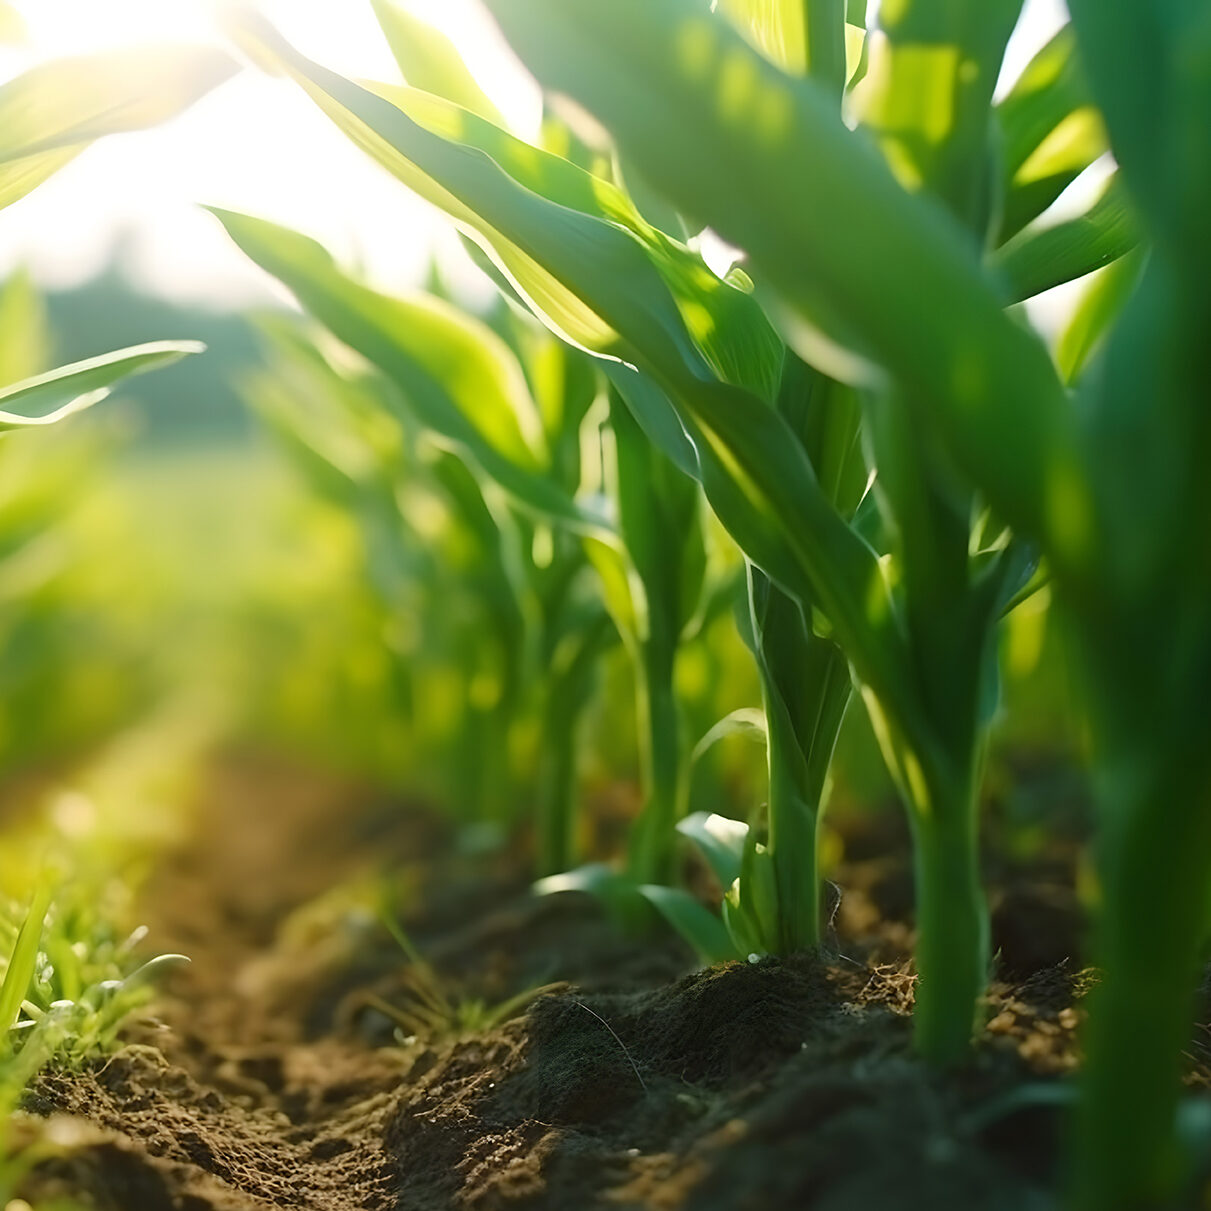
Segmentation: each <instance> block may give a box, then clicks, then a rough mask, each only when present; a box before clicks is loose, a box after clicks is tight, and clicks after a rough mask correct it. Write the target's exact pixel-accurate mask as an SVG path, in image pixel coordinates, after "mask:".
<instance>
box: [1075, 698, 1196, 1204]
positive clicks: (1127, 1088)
mask: <svg viewBox="0 0 1211 1211" xmlns="http://www.w3.org/2000/svg"><path fill="white" fill-rule="evenodd" d="M1114 692H1115V695H1116V697H1117V698H1118V699H1119V701H1120V704H1121V705H1122V706H1132V704H1134V706H1133V709H1132V710H1131V713H1132V714H1133V715H1135V716H1136V719H1135V721H1134V724H1133V726H1131V727H1130V728H1126V729H1124V728H1116V729H1114V733H1113V735H1112V736H1109V735H1103V736H1102V737H1100V740H1101V741H1102V743H1101V744H1100V745H1099V747H1101V748H1102V749H1103V751H1104V752H1105V753H1107V754H1112V755H1113V760H1112V761H1111V762H1108V763H1107V764H1106V766H1105V767H1104V776H1103V778H1102V779H1101V780H1100V781H1101V786H1100V788H1099V791H1100V793H1099V802H1100V805H1101V807H1102V809H1103V813H1104V814H1103V821H1104V825H1103V836H1102V837H1101V838H1100V841H1099V846H1098V874H1099V879H1100V883H1101V897H1102V899H1101V904H1100V906H1099V909H1098V915H1097V921H1096V926H1095V932H1094V957H1095V959H1096V961H1097V963H1098V966H1099V968H1100V969H1101V970H1102V972H1103V979H1102V982H1101V984H1100V985H1099V986H1098V987H1097V988H1096V989H1095V991H1094V992H1093V994H1092V995H1091V1005H1090V1014H1089V1023H1088V1027H1087V1030H1086V1034H1085V1040H1084V1041H1085V1051H1086V1063H1085V1066H1084V1069H1083V1073H1082V1090H1081V1093H1082V1096H1081V1101H1080V1105H1079V1109H1078V1114H1077V1123H1076V1134H1075V1140H1074V1145H1075V1147H1074V1155H1073V1171H1072V1178H1073V1191H1072V1193H1073V1199H1072V1205H1073V1206H1074V1207H1075V1208H1077V1211H1158V1209H1160V1208H1169V1207H1173V1206H1175V1205H1178V1203H1179V1194H1180V1190H1181V1186H1182V1184H1183V1181H1184V1179H1185V1178H1186V1176H1187V1175H1186V1173H1185V1172H1184V1171H1183V1158H1182V1156H1181V1154H1180V1151H1179V1147H1178V1142H1177V1133H1176V1114H1177V1105H1178V1100H1179V1097H1180V1094H1181V1081H1180V1076H1181V1068H1182V1054H1183V1052H1185V1051H1186V1050H1187V1049H1188V1047H1189V1045H1190V1038H1191V1034H1192V1030H1193V1022H1194V999H1195V998H1194V990H1195V989H1196V987H1197V985H1198V980H1199V972H1200V960H1201V958H1202V952H1203V944H1204V942H1205V938H1206V920H1207V917H1206V910H1207V902H1206V895H1207V887H1208V885H1209V883H1211V763H1209V762H1208V759H1207V755H1206V745H1205V736H1204V737H1202V738H1197V737H1192V736H1187V741H1188V742H1187V743H1185V744H1182V745H1174V744H1162V745H1160V746H1158V745H1157V744H1156V739H1157V735H1156V733H1157V728H1158V726H1160V725H1159V721H1158V720H1157V719H1156V718H1155V717H1152V716H1151V714H1150V712H1151V709H1152V706H1153V704H1154V703H1156V702H1158V701H1160V699H1159V698H1158V697H1157V696H1156V695H1155V694H1138V695H1125V694H1124V692H1123V687H1122V686H1121V685H1119V686H1117V687H1114ZM1204 692H1205V686H1204V687H1203V689H1202V690H1200V691H1196V694H1195V695H1194V696H1193V697H1191V698H1188V699H1187V701H1189V702H1191V703H1197V702H1199V701H1200V695H1201V693H1204ZM1198 709H1199V708H1197V707H1195V708H1194V710H1195V711H1197V710H1198ZM1195 717H1197V715H1196V716H1195ZM1178 726H1180V724H1179V725H1178ZM1189 730H1191V731H1194V730H1197V728H1190V729H1189Z"/></svg>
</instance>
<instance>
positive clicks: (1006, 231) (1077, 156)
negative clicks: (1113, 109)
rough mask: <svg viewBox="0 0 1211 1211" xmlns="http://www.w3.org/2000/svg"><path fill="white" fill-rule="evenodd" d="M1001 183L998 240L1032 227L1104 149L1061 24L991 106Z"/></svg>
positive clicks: (1069, 36) (1072, 40) (1067, 30)
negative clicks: (1003, 191)
mask: <svg viewBox="0 0 1211 1211" xmlns="http://www.w3.org/2000/svg"><path fill="white" fill-rule="evenodd" d="M997 116H998V118H999V120H1000V126H1001V136H1002V137H1001V145H1002V165H1003V169H1002V171H1003V173H1004V177H1005V182H1006V197H1005V202H1004V213H1003V214H1002V216H1001V225H1000V234H999V236H998V238H997V243H998V244H1002V243H1004V242H1005V241H1006V240H1008V239H1009V238H1010V237H1012V236H1014V235H1016V234H1017V232H1019V231H1021V229H1022V228H1023V227H1025V226H1026V224H1027V223H1030V222H1032V221H1033V220H1034V219H1036V218H1037V217H1038V216H1039V215H1040V214H1042V213H1043V211H1044V210H1046V209H1047V207H1048V206H1050V205H1051V203H1052V202H1054V201H1055V200H1056V198H1058V197H1059V196H1060V194H1061V193H1063V191H1064V190H1065V189H1067V188H1068V186H1069V185H1070V184H1071V183H1072V182H1073V181H1075V180H1076V178H1077V177H1078V176H1079V175H1080V174H1081V173H1082V172H1084V171H1085V169H1086V168H1087V167H1088V166H1089V165H1090V164H1092V163H1093V161H1094V160H1096V159H1097V158H1098V156H1100V155H1101V154H1102V152H1104V151H1105V150H1106V146H1107V144H1106V131H1105V127H1104V125H1103V123H1102V118H1101V114H1100V113H1099V112H1098V110H1097V108H1096V107H1095V106H1094V104H1093V99H1092V97H1091V96H1090V93H1089V87H1088V84H1087V83H1086V81H1085V76H1084V73H1083V72H1082V70H1081V66H1080V61H1079V57H1078V55H1077V47H1076V37H1075V35H1074V34H1073V31H1072V27H1071V26H1067V25H1066V26H1064V28H1063V29H1061V30H1060V31H1059V33H1057V34H1056V35H1055V37H1054V38H1052V39H1051V41H1049V42H1048V43H1047V44H1046V45H1045V46H1044V47H1043V48H1042V49H1041V50H1040V51H1039V52H1038V53H1037V54H1036V55H1035V57H1034V58H1033V59H1032V60H1031V61H1030V63H1029V64H1028V65H1027V66H1026V69H1025V70H1024V71H1023V72H1022V74H1021V75H1020V76H1019V77H1018V79H1017V81H1016V82H1015V83H1014V86H1013V88H1012V89H1011V90H1010V91H1009V93H1008V94H1007V95H1006V96H1005V98H1004V100H1002V101H1001V103H1000V104H999V105H998V106H997Z"/></svg>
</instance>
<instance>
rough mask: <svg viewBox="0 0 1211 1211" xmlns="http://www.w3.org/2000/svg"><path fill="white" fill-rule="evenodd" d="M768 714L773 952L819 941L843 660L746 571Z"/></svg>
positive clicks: (789, 602) (845, 680)
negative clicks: (822, 829)
mask: <svg viewBox="0 0 1211 1211" xmlns="http://www.w3.org/2000/svg"><path fill="white" fill-rule="evenodd" d="M749 595H750V607H751V609H752V611H753V626H754V631H755V635H756V654H757V663H758V668H759V670H760V673H761V682H762V694H763V698H764V705H765V716H766V720H767V731H768V735H767V744H766V751H767V756H768V765H769V806H768V839H767V846H768V849H769V854H770V858H771V860H772V862H773V867H774V881H775V884H776V886H777V896H778V900H777V921H776V922H773V923H771V924H772V925H773V927H774V929H775V932H776V937H775V938H774V939H773V941H774V944H775V945H776V948H777V950H778V953H780V954H789V953H791V952H793V951H797V950H807V949H811V948H813V947H816V946H818V945H819V944H820V932H821V923H820V871H819V862H818V858H817V850H818V846H817V832H818V828H819V820H820V812H821V809H822V807H823V799H824V793H825V786H826V782H827V778H828V769H829V765H830V763H831V761H832V755H833V750H834V749H835V748H836V743H837V735H838V733H839V731H840V729H841V722H842V720H843V718H844V716H845V710H846V707H847V706H848V704H849V699H850V694H851V688H850V679H849V665H848V662H847V661H846V660H845V658H844V656H843V655H842V654H841V652H840V649H838V648H837V646H836V645H835V644H834V643H832V642H831V641H830V640H827V639H822V638H821V637H820V636H818V635H815V634H814V633H813V632H812V630H811V628H810V626H808V624H807V622H806V619H805V618H804V615H803V610H802V607H801V606H800V605H799V603H798V602H797V601H795V600H794V599H792V598H790V597H788V596H787V595H786V594H784V593H782V592H781V591H780V590H778V589H776V588H774V587H773V586H772V585H770V584H769V582H768V581H767V580H766V579H765V577H763V576H762V575H761V574H760V573H759V572H756V571H754V570H750V573H749Z"/></svg>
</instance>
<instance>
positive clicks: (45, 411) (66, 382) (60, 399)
mask: <svg viewBox="0 0 1211 1211" xmlns="http://www.w3.org/2000/svg"><path fill="white" fill-rule="evenodd" d="M205 348H206V346H205V345H203V344H200V343H199V342H197V341H154V342H151V343H150V344H146V345H135V346H132V347H131V348H129V349H119V350H117V351H116V352H114V353H106V354H103V355H102V356H101V357H93V358H89V359H88V360H87V361H83V362H73V363H72V364H71V365H69V366H60V367H59V368H58V369H57V370H51V371H49V372H48V373H46V374H39V375H36V376H35V377H34V378H27V379H25V380H23V381H22V382H19V383H13V384H12V385H11V386H8V387H3V388H0V432H5V431H7V430H10V429H21V428H26V427H28V426H31V425H51V424H54V423H55V422H56V421H59V420H62V419H63V418H64V417H65V416H70V415H71V414H72V413H73V412H80V411H82V410H83V409H85V408H87V407H90V406H91V405H92V404H95V403H97V402H98V401H99V400H102V399H104V398H105V397H106V396H107V395H108V394H109V390H110V388H111V387H112V386H113V385H114V384H115V383H117V382H119V381H120V380H121V379H124V378H126V377H127V376H128V375H131V374H139V373H141V372H142V371H144V370H153V369H155V368H156V367H159V366H167V365H169V364H170V363H172V362H175V361H177V360H178V359H180V358H182V357H184V356H186V355H187V354H190V353H201V352H202V351H203V350H204V349H205ZM14 405H19V406H20V407H21V412H20V413H15V412H11V411H9V410H8V409H10V408H11V407H13V406H14Z"/></svg>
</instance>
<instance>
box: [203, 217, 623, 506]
mask: <svg viewBox="0 0 1211 1211" xmlns="http://www.w3.org/2000/svg"><path fill="white" fill-rule="evenodd" d="M213 213H214V214H215V215H216V217H217V218H218V219H219V220H220V222H222V224H223V225H224V227H225V228H226V229H227V232H228V234H229V235H230V236H231V238H232V239H233V240H234V241H235V242H236V244H237V245H239V247H240V248H241V249H242V250H243V251H244V252H245V253H246V254H247V255H248V256H249V257H250V258H251V259H252V260H253V261H255V262H256V263H257V264H258V265H260V266H261V268H263V269H265V270H266V271H267V272H268V273H271V274H272V275H273V276H274V277H276V278H277V279H278V280H279V281H281V282H282V283H283V284H284V285H285V286H286V287H287V288H288V289H289V290H290V291H291V292H292V293H293V294H294V295H295V296H296V297H297V298H298V299H299V301H300V302H301V303H302V304H303V306H304V307H305V308H306V309H307V310H308V311H309V312H310V313H311V314H312V315H314V316H315V317H316V319H318V320H319V321H320V322H321V323H322V324H324V325H325V327H327V328H329V329H330V330H331V331H332V332H333V333H334V335H336V336H337V337H338V338H339V339H340V340H342V341H344V343H345V344H347V345H349V346H350V348H352V349H355V350H357V352H358V353H360V354H361V355H362V356H363V357H365V358H366V359H367V360H368V361H370V362H371V363H372V364H374V365H376V366H378V367H379V368H380V369H381V370H382V371H383V372H384V373H385V374H386V375H387V376H388V377H389V378H391V379H392V380H393V381H394V382H395V383H396V384H397V385H398V386H399V388H400V390H401V391H402V392H403V394H404V397H405V398H406V400H407V402H408V406H409V408H410V409H411V410H412V411H413V412H414V413H415V414H416V415H417V417H419V419H420V420H421V422H422V423H423V424H424V425H425V427H426V428H428V429H429V430H430V431H431V432H432V433H433V434H434V435H436V436H437V437H439V438H441V439H442V440H443V441H444V442H446V443H449V444H450V445H452V446H454V447H455V448H457V449H458V450H459V451H461V452H462V453H463V454H465V455H466V456H467V457H468V458H470V459H471V460H472V461H473V462H474V463H475V465H476V466H478V467H479V468H480V469H481V470H482V471H483V472H484V473H485V474H487V475H488V476H489V477H490V478H491V479H493V480H494V481H495V482H497V483H498V484H500V486H501V487H502V488H504V489H505V491H506V492H508V493H509V494H510V495H511V496H512V497H513V498H514V499H515V500H517V501H518V502H519V503H521V504H523V505H525V506H526V507H528V508H530V509H532V510H534V511H535V512H538V513H541V514H543V515H545V516H549V517H552V518H556V519H558V520H560V521H562V522H564V523H566V524H568V525H572V526H576V527H578V528H581V529H586V528H587V529H604V528H606V527H605V522H604V519H603V518H602V517H600V516H598V515H596V514H593V513H591V512H589V511H588V509H587V508H585V507H582V506H580V505H578V504H576V502H574V501H573V500H572V499H571V498H570V497H569V496H568V495H567V494H566V493H564V492H563V491H562V490H561V489H560V488H559V487H558V485H556V484H555V483H554V482H553V481H552V480H551V479H549V478H548V476H547V475H546V473H545V467H544V463H543V455H542V454H541V453H540V452H539V451H537V450H536V449H535V446H534V441H535V439H536V438H537V440H538V441H539V442H541V431H540V429H539V427H538V418H537V417H536V416H534V415H533V401H532V400H531V399H530V396H529V393H528V392H527V390H526V385H525V379H524V376H523V375H522V372H521V367H520V366H519V365H518V364H517V361H516V359H515V358H514V357H513V355H512V353H511V352H510V351H509V350H508V348H507V347H506V346H505V344H504V342H503V341H501V339H500V338H499V337H498V336H497V335H496V334H495V333H494V332H492V331H491V329H489V328H488V327H487V326H486V325H484V324H482V323H480V322H479V321H477V320H473V319H471V318H470V317H468V316H465V315H463V314H462V313H461V312H458V311H456V310H455V309H454V308H452V307H450V306H448V305H446V304H443V303H439V302H438V301H437V300H434V299H415V300H408V301H405V300H402V299H396V298H390V297H388V296H386V295H382V294H379V293H377V292H376V291H373V290H371V289H369V288H368V287H366V286H363V285H361V284H360V283H359V282H357V281H355V280H354V279H353V278H351V277H348V276H347V275H346V274H344V273H342V272H341V270H340V269H339V268H338V267H337V265H336V263H335V262H334V261H333V260H332V257H331V256H330V255H329V254H328V252H327V251H326V250H325V249H324V248H322V247H321V246H320V245H319V244H317V243H316V242H315V241H314V240H311V239H308V238H307V237H306V236H303V235H299V234H298V233H297V232H293V231H289V230H287V229H286V228H284V227H279V226H277V225H276V224H274V223H269V222H266V221H265V220H263V219H253V218H250V217H248V216H247V215H239V214H235V213H233V212H231V211H222V210H217V209H216V210H214V211H213ZM526 430H529V432H527V431H526Z"/></svg>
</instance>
